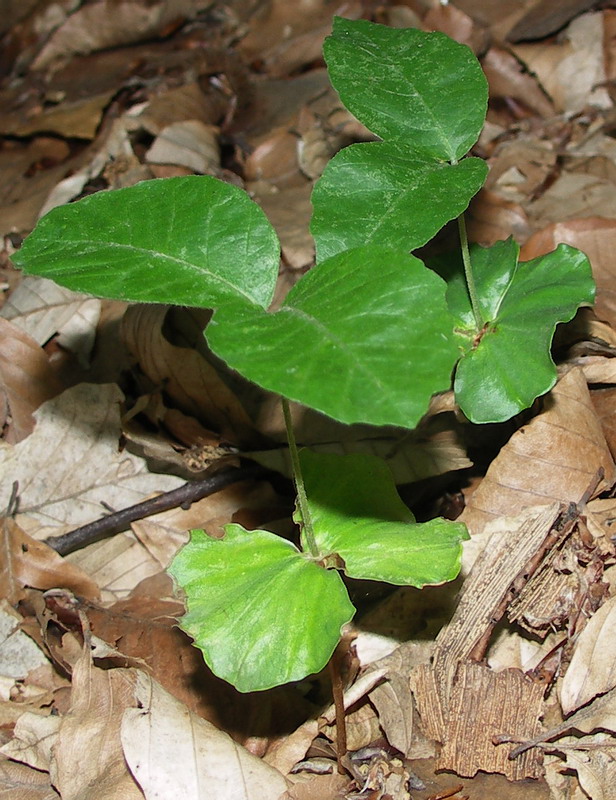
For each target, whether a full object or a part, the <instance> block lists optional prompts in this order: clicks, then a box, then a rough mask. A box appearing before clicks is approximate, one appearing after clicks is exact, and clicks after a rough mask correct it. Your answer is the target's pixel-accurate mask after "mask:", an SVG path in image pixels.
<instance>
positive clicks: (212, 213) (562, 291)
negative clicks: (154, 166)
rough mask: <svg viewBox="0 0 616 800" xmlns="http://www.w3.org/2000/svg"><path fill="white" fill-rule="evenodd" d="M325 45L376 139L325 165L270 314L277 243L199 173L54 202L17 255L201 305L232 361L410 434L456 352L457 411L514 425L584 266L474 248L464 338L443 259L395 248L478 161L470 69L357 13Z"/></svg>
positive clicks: (585, 288)
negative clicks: (297, 255)
mask: <svg viewBox="0 0 616 800" xmlns="http://www.w3.org/2000/svg"><path fill="white" fill-rule="evenodd" d="M324 52H325V57H326V60H327V64H328V69H329V73H330V76H331V80H332V83H333V84H334V87H335V88H336V89H337V90H338V92H339V94H340V97H341V99H342V101H343V102H344V103H345V105H346V106H347V108H349V110H350V111H352V112H353V113H354V114H355V115H356V116H357V117H358V119H360V120H361V121H362V122H364V123H365V124H366V125H367V126H368V127H369V128H370V129H371V130H372V131H374V132H375V133H376V134H377V135H378V136H380V137H381V138H382V139H383V141H379V142H370V143H363V144H356V145H351V146H350V147H347V148H346V149H344V150H342V151H341V152H340V153H338V154H337V155H336V156H334V158H333V159H332V160H331V161H330V163H329V164H328V166H327V167H326V169H325V172H324V174H323V176H322V177H321V178H320V180H319V181H318V182H317V184H316V186H315V189H314V192H313V197H312V201H313V206H314V214H313V219H312V224H311V230H312V233H313V236H314V239H315V244H316V251H317V265H316V266H315V267H314V268H313V269H312V270H311V271H310V272H308V273H307V274H306V275H305V276H304V277H303V278H302V280H301V281H299V282H298V284H296V286H295V287H294V288H293V289H292V290H291V292H289V294H288V296H287V298H286V300H285V302H284V304H283V305H282V307H281V308H280V309H279V310H278V311H277V312H276V313H274V314H272V313H268V312H267V308H268V306H269V304H270V302H271V300H272V297H273V292H274V286H275V282H276V278H277V274H278V262H279V243H278V239H277V237H276V234H275V232H274V230H273V228H272V226H271V225H270V223H269V222H268V220H267V219H266V218H265V216H264V214H263V213H262V212H261V210H260V209H259V208H258V207H257V206H256V205H255V204H254V203H253V202H252V201H251V200H250V199H249V198H248V197H247V196H246V194H245V193H244V192H242V191H241V190H240V189H238V188H236V187H234V186H231V185H228V184H225V183H223V182H221V181H219V180H216V179H214V178H210V177H198V176H190V177H186V178H172V179H166V180H158V181H149V182H145V183H142V184H139V185H137V186H134V187H130V188H128V189H122V190H119V191H115V192H108V193H98V194H96V195H93V196H92V197H90V198H87V199H86V200H83V201H81V202H79V203H76V204H73V205H69V206H64V207H61V208H57V209H55V210H53V211H52V212H51V213H50V214H48V215H47V216H46V217H45V218H44V219H43V220H41V222H40V223H39V225H38V226H37V228H36V230H35V232H34V233H33V234H32V235H31V236H30V237H29V238H28V239H27V240H26V242H25V244H24V246H23V247H22V250H21V251H20V252H19V253H17V254H16V256H15V259H14V260H15V263H16V264H17V265H18V266H21V267H22V268H23V269H24V270H25V271H27V272H32V273H36V274H40V275H44V276H45V277H49V278H52V279H53V280H55V281H57V282H58V283H61V284H63V285H65V286H68V287H69V288H72V289H76V290H78V291H83V292H89V293H92V294H97V295H103V296H108V297H114V298H120V299H125V300H130V301H137V302H160V303H175V304H179V305H191V306H204V307H213V308H215V309H216V313H215V315H214V317H213V320H212V322H211V324H210V326H209V329H208V339H209V342H210V345H211V347H212V349H213V350H214V351H215V352H216V353H217V354H218V355H219V356H220V357H221V358H223V359H224V360H225V361H226V362H227V363H228V364H229V365H230V366H231V367H233V368H234V369H236V370H237V371H238V372H240V373H241V374H242V375H244V376H245V377H246V378H248V379H249V380H252V381H254V382H255V383H257V384H259V385H261V386H263V387H265V388H267V389H269V390H271V391H273V392H276V393H278V394H281V395H284V396H286V397H289V398H290V399H293V400H296V401H298V402H301V403H303V404H305V405H308V406H310V407H313V408H315V409H317V410H319V411H322V412H323V413H325V414H328V415H329V416H332V417H334V418H336V419H338V420H340V421H342V422H346V423H354V422H367V423H371V424H375V425H384V424H393V425H400V426H404V427H414V426H415V425H416V424H417V422H418V421H419V419H420V418H421V416H422V415H423V414H424V413H425V411H426V409H427V405H428V402H429V399H430V397H431V396H432V394H434V393H436V392H439V391H443V390H446V389H447V388H449V386H450V381H451V374H452V371H453V369H454V367H455V365H456V362H458V361H460V363H459V364H458V367H457V375H456V379H455V389H456V394H457V399H458V401H459V403H460V405H461V407H462V409H463V411H464V412H465V413H466V415H467V416H468V417H469V418H470V419H471V420H473V421H476V422H497V421H502V420H504V419H507V418H509V417H510V416H511V415H512V414H514V413H516V412H517V411H519V410H521V409H522V408H525V407H527V406H528V405H529V404H530V403H531V402H532V400H533V399H534V398H535V397H537V396H538V395H539V394H542V393H544V392H546V391H548V390H549V389H550V388H551V386H552V385H553V383H554V381H555V378H556V371H555V369H554V366H553V364H552V362H551V359H550V355H549V346H550V342H551V338H552V335H553V332H554V329H555V327H556V325H557V323H558V322H562V321H566V320H568V319H570V318H571V317H572V316H573V314H574V313H575V311H576V309H577V308H578V307H579V306H580V305H582V304H588V303H592V301H593V298H594V295H593V291H594V287H593V283H592V277H591V273H590V267H589V265H588V262H587V261H586V259H585V258H584V256H582V255H581V254H580V253H579V252H578V251H575V250H573V249H572V248H567V247H565V246H561V247H560V248H559V250H558V251H556V253H555V254H550V255H549V256H545V257H543V258H541V259H535V260H534V261H532V262H529V263H528V264H518V262H517V249H516V248H515V245H513V243H509V245H502V244H501V245H499V246H498V247H496V248H495V249H491V250H489V251H487V253H486V252H485V251H483V250H481V249H477V250H476V251H475V252H474V253H473V262H474V265H475V269H476V270H477V276H476V282H477V289H478V294H479V299H480V302H481V305H482V307H483V308H484V309H485V311H486V322H487V323H489V326H488V328H487V332H486V334H485V335H484V336H483V337H481V340H480V341H479V343H478V344H477V333H478V331H477V330H476V326H475V325H474V322H473V321H472V320H469V311H470V301H469V299H468V292H467V291H466V288H465V286H464V283H463V279H462V276H461V274H460V272H459V271H454V272H453V273H452V272H451V270H447V268H445V270H444V271H442V273H443V275H445V277H446V279H447V281H448V284H446V283H445V282H444V281H443V280H442V279H441V278H440V277H439V276H438V275H437V274H436V273H435V272H434V271H432V270H430V269H427V268H426V267H425V266H424V264H423V263H422V262H421V261H419V260H418V259H416V258H415V257H414V256H411V255H409V254H408V252H409V251H412V250H414V249H416V248H418V247H421V246H422V245H423V244H425V243H426V242H427V241H428V240H429V239H430V238H431V237H432V236H433V235H434V234H435V233H436V232H437V231H438V230H439V229H440V228H441V227H442V226H443V225H444V224H445V223H446V222H447V221H449V220H451V219H453V218H454V217H456V216H457V215H459V214H460V213H461V212H462V211H463V210H464V209H465V208H466V207H467V205H468V203H469V201H470V199H471V198H472V196H473V195H474V194H475V193H476V192H477V191H478V190H479V188H480V187H481V185H482V184H483V181H484V179H485V175H486V165H485V164H484V162H483V161H481V160H480V159H477V158H463V157H464V155H465V154H466V153H467V152H468V150H469V149H470V147H471V146H472V145H473V144H474V142H475V141H476V140H477V137H478V135H479V132H480V130H481V127H482V125H483V121H484V118H485V113H486V105H487V85H486V81H485V78H484V76H483V73H482V71H481V68H480V65H479V63H478V61H477V60H476V58H475V57H474V55H473V54H472V52H471V51H470V50H469V49H468V48H467V47H465V46H463V45H459V44H457V43H455V42H453V41H452V40H451V39H449V38H448V37H446V36H444V35H443V34H439V33H424V32H422V31H418V30H414V29H408V30H398V29H391V28H387V27H384V26H380V25H374V24H372V23H369V22H366V21H363V20H359V21H351V20H345V19H336V20H335V21H334V28H333V33H332V35H331V36H330V37H329V38H328V39H327V40H326V42H325V48H324ZM486 265H488V266H489V269H490V274H489V275H488V274H484V273H486V270H487V266H486ZM484 267H486V269H484ZM546 279H547V281H548V284H546V283H545V281H546ZM549 287H552V288H551V290H548V288H549ZM498 291H500V292H501V294H500V296H498V298H496V295H495V292H496V293H497V294H498ZM529 293H530V294H531V295H532V296H533V297H534V298H535V301H534V302H532V303H529V302H527V301H528V294H529ZM247 342H248V343H250V346H249V347H247V346H246V343H247ZM298 342H301V349H302V355H301V358H298V356H297V353H298V350H297V346H298V345H297V343H298ZM512 354H514V355H516V356H517V358H515V359H512V358H511V355H512Z"/></svg>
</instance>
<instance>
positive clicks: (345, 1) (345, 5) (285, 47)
mask: <svg viewBox="0 0 616 800" xmlns="http://www.w3.org/2000/svg"><path fill="white" fill-rule="evenodd" d="M332 12H334V13H336V14H337V15H338V16H342V17H346V18H347V19H357V18H358V17H359V16H360V15H361V13H362V4H361V2H359V0H342V2H340V3H338V4H337V5H336V7H335V9H334V8H332V7H331V6H330V5H329V4H328V3H323V0H303V2H302V5H301V11H300V12H299V13H298V8H297V6H296V5H294V4H293V3H288V2H286V0H273V2H271V3H268V5H267V6H266V7H265V9H264V12H262V13H261V14H259V15H258V16H257V17H255V18H253V20H252V24H251V26H250V30H249V31H248V33H247V35H246V36H245V37H244V38H243V39H242V40H241V42H239V44H238V49H239V50H240V52H241V53H242V54H243V55H244V57H245V58H246V59H248V60H252V59H259V61H260V62H261V63H262V64H263V65H264V66H265V67H266V69H267V72H268V73H269V74H270V75H274V76H283V75H285V76H286V75H289V74H290V73H293V72H299V71H300V69H301V68H302V67H305V66H306V65H308V64H311V63H314V62H315V61H317V62H318V61H320V60H321V58H322V50H323V39H324V38H325V36H326V35H327V34H328V33H329V32H330V29H331V19H332Z"/></svg>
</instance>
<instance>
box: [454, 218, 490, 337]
mask: <svg viewBox="0 0 616 800" xmlns="http://www.w3.org/2000/svg"><path fill="white" fill-rule="evenodd" d="M458 231H459V232H460V248H461V250H462V261H463V263H464V277H465V278H466V287H467V289H468V296H469V297H470V299H471V308H472V309H473V316H474V317H475V325H476V326H477V333H479V332H480V331H481V330H482V329H483V326H484V322H485V320H484V318H483V315H482V313H481V306H480V305H479V298H478V296H477V289H476V287H475V279H474V278H473V267H472V264H471V254H470V251H469V249H468V235H467V233H466V222H465V221H464V214H460V216H459V217H458Z"/></svg>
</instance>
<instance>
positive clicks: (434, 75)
mask: <svg viewBox="0 0 616 800" xmlns="http://www.w3.org/2000/svg"><path fill="white" fill-rule="evenodd" d="M323 52H324V54H325V60H326V62H327V68H328V72H329V77H330V80H331V82H332V84H333V86H334V88H335V89H336V91H337V92H338V94H339V95H340V99H341V100H342V102H343V103H344V105H345V106H346V107H347V108H348V109H349V111H351V112H352V113H353V114H355V116H356V117H357V118H358V119H359V120H360V121H361V122H363V123H364V125H366V126H367V127H368V128H369V129H370V130H371V131H373V132H374V133H376V134H377V135H378V136H380V137H381V138H382V139H398V140H400V141H404V142H406V143H408V144H409V145H411V144H412V146H413V148H414V149H416V150H417V151H421V152H423V153H424V154H426V155H427V156H431V157H433V158H436V159H445V160H448V161H453V162H455V161H458V160H459V159H460V158H462V156H463V155H465V153H467V152H468V151H469V150H470V148H471V147H472V146H473V144H474V143H475V142H476V141H477V138H478V136H479V133H480V131H481V128H482V127H483V122H484V119H485V115H486V109H487V102H488V87H487V82H486V79H485V77H484V74H483V72H482V70H481V67H480V65H479V62H478V61H477V59H476V58H475V56H474V55H473V53H472V51H471V50H470V49H469V48H468V47H466V45H461V44H458V43H457V42H454V41H453V40H452V39H450V38H449V37H447V36H445V34H442V33H425V32H424V31H420V30H416V29H414V28H403V29H400V28H388V27H386V26H384V25H375V24H373V23H371V22H367V21H366V20H350V19H341V18H340V17H336V18H335V19H334V26H333V32H332V34H331V36H328V37H327V39H326V40H325V44H324V46H323Z"/></svg>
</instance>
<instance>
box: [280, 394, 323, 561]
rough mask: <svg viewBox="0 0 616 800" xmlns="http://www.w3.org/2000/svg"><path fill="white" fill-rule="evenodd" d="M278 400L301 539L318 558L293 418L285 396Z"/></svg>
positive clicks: (311, 553) (318, 553)
mask: <svg viewBox="0 0 616 800" xmlns="http://www.w3.org/2000/svg"><path fill="white" fill-rule="evenodd" d="M280 401H281V403H282V413H283V415H284V424H285V428H286V430H287V441H288V442H289V454H290V456H291V466H292V468H293V480H294V482H295V489H296V491H297V504H298V506H299V512H300V514H301V517H302V540H304V538H305V541H306V543H307V544H308V549H309V550H310V555H311V556H312V557H313V558H320V555H321V554H320V551H319V548H318V546H317V541H316V538H315V535H314V527H313V525H312V517H311V515H310V508H309V507H308V497H307V496H306V487H305V486H304V478H303V475H302V467H301V464H300V461H299V452H298V449H297V442H296V441H295V433H294V432H293V420H292V419H291V410H290V408H289V401H288V400H287V398H286V397H281V398H280Z"/></svg>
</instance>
